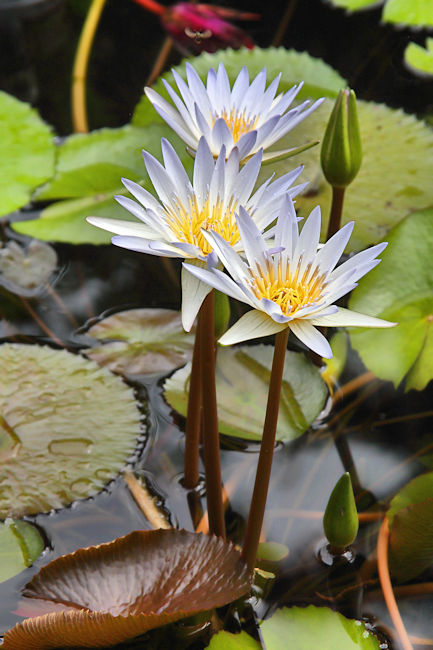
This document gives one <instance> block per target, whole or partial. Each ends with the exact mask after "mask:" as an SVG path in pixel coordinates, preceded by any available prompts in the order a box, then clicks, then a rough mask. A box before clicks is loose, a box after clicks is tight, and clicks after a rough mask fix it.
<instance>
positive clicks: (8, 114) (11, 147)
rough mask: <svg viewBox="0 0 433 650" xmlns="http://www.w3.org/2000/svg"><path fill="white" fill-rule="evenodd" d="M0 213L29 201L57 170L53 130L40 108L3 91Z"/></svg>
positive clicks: (0, 150)
mask: <svg viewBox="0 0 433 650" xmlns="http://www.w3.org/2000/svg"><path fill="white" fill-rule="evenodd" d="M0 132H1V139H0V216H1V215H4V214H9V213H10V212H13V211H14V210H17V209H18V208H21V207H22V206H23V205H26V203H28V202H29V200H30V196H31V194H32V192H33V190H34V189H35V188H36V187H38V185H41V184H42V183H44V182H45V181H46V180H47V179H48V178H50V177H51V176H52V174H53V171H54V144H53V138H52V133H51V130H50V128H49V126H47V125H46V124H45V123H44V122H43V121H42V120H41V118H40V117H39V115H38V113H37V111H36V110H35V109H33V108H31V107H30V106H29V104H25V103H24V102H21V101H19V100H18V99H16V98H15V97H12V96H11V95H8V94H7V93H5V92H2V91H0Z"/></svg>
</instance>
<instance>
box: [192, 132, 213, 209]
mask: <svg viewBox="0 0 433 650" xmlns="http://www.w3.org/2000/svg"><path fill="white" fill-rule="evenodd" d="M214 167H215V163H214V159H213V156H212V152H211V150H210V149H209V145H208V144H207V142H206V139H205V138H200V142H199V143H198V148H197V155H196V157H195V161H194V176H193V186H194V193H195V195H196V197H197V202H198V205H199V209H200V210H201V209H202V208H203V205H204V203H205V201H206V198H207V196H208V194H209V188H210V182H211V179H212V174H213V170H214Z"/></svg>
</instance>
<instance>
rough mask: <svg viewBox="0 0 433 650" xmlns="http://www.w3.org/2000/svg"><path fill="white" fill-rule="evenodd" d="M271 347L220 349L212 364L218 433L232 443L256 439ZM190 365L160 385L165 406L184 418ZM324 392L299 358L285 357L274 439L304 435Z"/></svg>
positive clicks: (296, 355) (316, 374) (316, 375)
mask: <svg viewBox="0 0 433 650" xmlns="http://www.w3.org/2000/svg"><path fill="white" fill-rule="evenodd" d="M273 351H274V348H273V347H272V346H270V345H255V346H250V347H246V346H245V347H240V348H220V349H219V350H218V356H217V364H216V390H217V402H218V417H219V429H220V432H221V433H225V434H227V435H229V436H234V437H236V438H245V439H248V440H260V439H261V437H262V430H263V422H264V417H265V411H266V401H267V394H268V387H269V378H270V369H271V365H272V356H273ZM189 375H190V364H188V365H187V366H185V367H184V368H181V369H180V370H178V371H177V372H176V373H175V374H174V375H173V376H172V377H170V378H169V379H167V380H166V382H165V384H164V392H165V397H166V399H167V401H168V403H169V404H170V405H171V406H172V407H173V408H174V409H175V410H176V411H178V412H179V413H181V414H182V415H185V414H186V409H187V399H188V392H187V391H188V385H189ZM326 395H327V390H326V386H325V383H324V381H323V379H322V378H321V376H320V373H319V372H318V370H317V368H316V367H315V366H313V364H312V363H311V362H310V361H309V360H308V359H306V357H305V356H304V355H303V354H300V353H297V352H287V356H286V360H285V365H284V373H283V385H282V391H281V401H280V412H279V417H278V427H277V440H293V439H294V438H297V437H298V436H300V435H301V434H303V433H304V432H305V431H306V430H307V429H308V428H309V426H310V425H311V424H312V422H313V421H314V420H315V418H316V417H317V416H318V414H319V413H320V411H321V410H322V408H323V405H324V402H325V399H326Z"/></svg>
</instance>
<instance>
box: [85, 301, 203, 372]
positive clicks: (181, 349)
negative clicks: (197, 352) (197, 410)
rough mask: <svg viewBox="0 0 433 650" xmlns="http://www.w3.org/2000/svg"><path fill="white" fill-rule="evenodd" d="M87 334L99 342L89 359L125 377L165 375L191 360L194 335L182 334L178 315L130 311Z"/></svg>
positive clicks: (103, 322) (164, 310) (88, 351)
mask: <svg viewBox="0 0 433 650" xmlns="http://www.w3.org/2000/svg"><path fill="white" fill-rule="evenodd" d="M86 334H87V335H88V336H91V337H93V338H95V339H99V340H100V341H104V340H105V341H106V342H105V343H104V344H103V345H99V346H98V345H96V346H95V347H93V348H89V349H88V350H85V351H84V352H85V354H86V356H87V357H89V359H93V360H94V361H96V362H97V363H99V365H101V366H107V367H108V368H109V369H110V370H111V371H113V372H117V373H120V374H126V375H129V376H131V375H144V374H153V373H167V372H170V371H171V370H174V369H175V368H179V366H183V365H184V364H185V363H186V362H187V361H189V360H190V359H191V355H192V348H193V345H194V331H192V332H189V333H187V332H185V330H184V329H183V327H182V320H181V316H180V313H179V312H178V311H173V310H171V309H129V310H127V311H122V312H120V313H118V314H113V315H111V316H108V317H107V318H104V319H103V320H101V321H99V323H96V324H95V325H93V326H92V327H91V328H90V329H89V330H88V331H87V332H86Z"/></svg>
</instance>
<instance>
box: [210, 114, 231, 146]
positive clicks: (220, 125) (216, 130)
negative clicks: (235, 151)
mask: <svg viewBox="0 0 433 650" xmlns="http://www.w3.org/2000/svg"><path fill="white" fill-rule="evenodd" d="M211 137H212V151H213V152H214V153H217V152H218V153H219V152H220V151H221V148H222V147H223V145H224V146H225V148H226V150H227V151H231V149H232V147H233V146H234V140H233V136H232V133H231V131H230V129H229V127H228V126H227V124H226V121H225V120H224V119H223V118H222V117H220V118H218V119H217V120H215V124H214V125H213V128H212V132H211Z"/></svg>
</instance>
